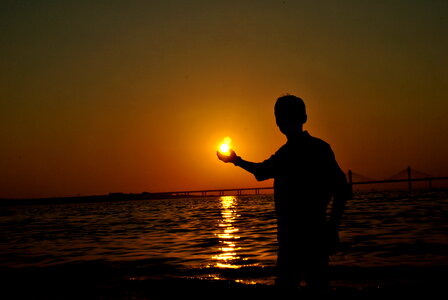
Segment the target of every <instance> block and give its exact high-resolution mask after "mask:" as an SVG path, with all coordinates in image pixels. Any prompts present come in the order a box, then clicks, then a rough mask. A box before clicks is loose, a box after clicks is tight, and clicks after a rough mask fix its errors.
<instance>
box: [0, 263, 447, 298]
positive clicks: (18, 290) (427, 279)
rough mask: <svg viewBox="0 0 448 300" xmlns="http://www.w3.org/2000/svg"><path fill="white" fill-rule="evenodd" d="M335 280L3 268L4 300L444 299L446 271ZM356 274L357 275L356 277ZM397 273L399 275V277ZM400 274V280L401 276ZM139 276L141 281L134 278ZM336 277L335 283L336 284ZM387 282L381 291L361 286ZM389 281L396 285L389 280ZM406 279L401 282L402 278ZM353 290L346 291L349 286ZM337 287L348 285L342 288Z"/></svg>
mask: <svg viewBox="0 0 448 300" xmlns="http://www.w3.org/2000/svg"><path fill="white" fill-rule="evenodd" d="M338 271H339V273H338V274H337V275H335V274H333V275H332V276H333V278H332V280H333V281H332V282H334V283H336V285H334V287H332V288H331V289H330V290H328V291H315V290H309V289H306V288H297V289H291V290H281V289H278V288H276V287H275V286H272V285H262V284H254V285H248V284H242V283H237V282H233V281H227V280H211V279H198V278H195V279H193V278H191V279H190V278H156V277H154V276H145V273H149V272H147V270H140V271H138V272H135V271H134V272H130V271H129V270H122V269H114V268H103V267H97V268H95V267H93V268H92V266H90V267H89V268H87V269H86V268H85V266H83V265H68V266H67V265H66V266H58V267H46V268H42V267H35V268H4V267H2V268H0V274H1V282H2V285H3V286H4V288H3V289H2V291H1V292H0V297H1V298H2V299H111V300H112V299H117V300H118V299H120V300H121V299H142V300H143V299H148V300H149V299H151V300H162V299H195V300H200V299H292V298H297V299H312V298H316V297H324V298H325V299H342V298H343V299H353V298H360V299H361V298H362V299H366V298H367V299H379V298H380V297H399V298H400V299H403V298H404V297H416V296H420V297H424V299H432V298H437V297H439V298H440V295H443V293H442V294H441V292H442V290H443V287H444V285H443V284H444V283H445V281H446V271H447V269H446V268H430V269H425V270H416V269H412V270H411V269H409V270H406V269H400V270H395V271H394V270H369V271H365V270H358V271H353V270H351V271H349V272H345V273H344V272H343V271H342V272H341V270H338ZM353 272H355V273H353ZM394 272H395V273H394ZM397 272H399V273H400V274H398V273H397ZM135 274H137V276H135ZM335 276H336V278H335ZM380 276H382V277H383V279H384V280H383V281H384V282H388V283H383V284H382V285H381V286H375V285H372V284H370V285H368V284H360V282H363V280H364V282H372V277H374V278H376V279H379V277H380ZM387 276H390V277H394V278H395V280H388V281H387V280H386V279H387V278H385V277H387ZM400 276H401V277H400ZM350 280H351V281H352V284H351V285H347V283H350ZM338 281H341V282H342V281H343V282H345V285H337V282H338Z"/></svg>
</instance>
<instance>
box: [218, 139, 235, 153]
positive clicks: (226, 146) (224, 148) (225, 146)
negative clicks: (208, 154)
mask: <svg viewBox="0 0 448 300" xmlns="http://www.w3.org/2000/svg"><path fill="white" fill-rule="evenodd" d="M231 143H232V139H231V138H230V137H228V136H227V137H225V138H224V141H223V142H222V143H221V145H220V146H219V152H221V154H224V155H230V149H231V148H230V144H231Z"/></svg>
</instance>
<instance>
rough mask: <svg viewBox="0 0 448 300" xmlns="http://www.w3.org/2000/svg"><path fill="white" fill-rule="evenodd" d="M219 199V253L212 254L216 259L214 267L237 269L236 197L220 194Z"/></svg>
mask: <svg viewBox="0 0 448 300" xmlns="http://www.w3.org/2000/svg"><path fill="white" fill-rule="evenodd" d="M220 200H221V217H222V218H221V220H220V222H219V224H218V227H219V232H218V233H217V234H216V236H217V237H218V238H219V243H220V247H219V251H220V252H219V254H218V255H215V256H213V257H212V258H213V260H215V261H216V267H218V268H227V269H238V268H240V266H239V265H237V264H235V263H236V262H237V261H238V260H239V259H240V257H239V256H238V254H237V252H238V250H239V249H241V248H240V247H237V240H238V239H239V238H240V237H239V236H238V231H239V229H238V228H236V227H235V226H234V225H235V224H234V223H235V220H236V218H237V217H238V214H237V212H236V209H235V205H236V197H233V196H222V197H220Z"/></svg>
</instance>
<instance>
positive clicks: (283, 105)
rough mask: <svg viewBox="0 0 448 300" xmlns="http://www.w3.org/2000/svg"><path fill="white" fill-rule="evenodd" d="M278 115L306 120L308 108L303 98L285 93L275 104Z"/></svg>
mask: <svg viewBox="0 0 448 300" xmlns="http://www.w3.org/2000/svg"><path fill="white" fill-rule="evenodd" d="M274 111H275V115H276V116H280V117H286V118H288V119H290V120H297V121H300V122H301V123H305V122H306V109H305V103H304V102H303V100H302V99H301V98H299V97H297V96H294V95H289V94H287V95H285V96H281V97H279V98H278V99H277V102H276V103H275V106H274Z"/></svg>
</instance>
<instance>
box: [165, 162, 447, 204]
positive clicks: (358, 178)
mask: <svg viewBox="0 0 448 300" xmlns="http://www.w3.org/2000/svg"><path fill="white" fill-rule="evenodd" d="M346 176H347V179H348V183H349V184H350V185H351V186H352V188H353V186H354V185H372V184H385V183H405V184H407V188H408V189H409V190H410V191H411V190H412V189H413V183H414V182H427V187H428V189H432V185H433V182H434V181H440V180H448V176H446V177H434V176H431V175H430V174H427V173H425V172H422V171H419V170H417V169H414V168H411V167H407V168H406V169H404V170H402V171H400V172H398V173H396V174H394V175H392V176H390V177H388V178H386V179H383V180H375V179H372V178H369V177H367V176H364V175H362V174H359V173H356V172H353V171H352V170H349V171H348V172H347V174H346ZM273 189H274V187H272V186H270V187H252V188H227V189H210V190H192V191H175V192H167V193H161V194H166V195H172V196H187V197H188V196H202V197H206V196H224V195H237V196H240V195H243V194H255V195H259V194H260V191H264V190H273Z"/></svg>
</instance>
